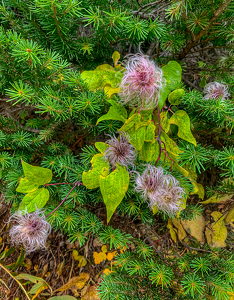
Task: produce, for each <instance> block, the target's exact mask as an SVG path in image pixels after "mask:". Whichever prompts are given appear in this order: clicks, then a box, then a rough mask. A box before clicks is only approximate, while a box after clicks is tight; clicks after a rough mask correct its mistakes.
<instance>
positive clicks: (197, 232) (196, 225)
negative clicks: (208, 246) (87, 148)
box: [181, 215, 205, 244]
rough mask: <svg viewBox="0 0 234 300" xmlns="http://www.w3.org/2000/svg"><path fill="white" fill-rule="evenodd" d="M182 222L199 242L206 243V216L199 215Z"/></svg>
mask: <svg viewBox="0 0 234 300" xmlns="http://www.w3.org/2000/svg"><path fill="white" fill-rule="evenodd" d="M181 224H182V225H183V227H184V229H185V230H186V231H187V232H188V233H189V234H190V235H191V236H193V237H195V238H196V239H197V240H198V242H200V243H202V244H205V236H204V230H205V219H204V217H203V216H202V215H201V216H197V217H196V218H195V219H194V220H190V221H189V220H181Z"/></svg>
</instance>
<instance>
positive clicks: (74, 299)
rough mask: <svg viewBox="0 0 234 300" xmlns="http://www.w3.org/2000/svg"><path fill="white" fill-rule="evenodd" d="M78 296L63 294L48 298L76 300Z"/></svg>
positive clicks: (52, 299) (50, 299) (53, 299)
mask: <svg viewBox="0 0 234 300" xmlns="http://www.w3.org/2000/svg"><path fill="white" fill-rule="evenodd" d="M76 299H77V298H75V297H72V296H67V295H63V296H55V297H52V298H49V299H48V300H76Z"/></svg>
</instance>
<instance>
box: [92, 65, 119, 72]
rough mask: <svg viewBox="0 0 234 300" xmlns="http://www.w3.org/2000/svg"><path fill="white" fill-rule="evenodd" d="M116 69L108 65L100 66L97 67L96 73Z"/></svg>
mask: <svg viewBox="0 0 234 300" xmlns="http://www.w3.org/2000/svg"><path fill="white" fill-rule="evenodd" d="M114 70H115V69H114V68H113V67H112V66H111V65H108V64H103V65H100V66H97V68H96V69H95V70H94V71H114Z"/></svg>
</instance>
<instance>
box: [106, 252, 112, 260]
mask: <svg viewBox="0 0 234 300" xmlns="http://www.w3.org/2000/svg"><path fill="white" fill-rule="evenodd" d="M106 258H107V259H108V260H112V259H113V258H114V255H113V253H111V252H110V253H108V254H107V256H106Z"/></svg>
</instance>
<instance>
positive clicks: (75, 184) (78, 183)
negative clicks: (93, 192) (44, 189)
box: [45, 181, 83, 218]
mask: <svg viewBox="0 0 234 300" xmlns="http://www.w3.org/2000/svg"><path fill="white" fill-rule="evenodd" d="M58 184H72V183H51V184H45V186H47V185H58ZM78 185H83V183H82V182H80V181H76V182H75V183H74V186H73V187H72V188H71V190H70V191H69V193H68V194H67V195H66V197H65V198H64V199H63V201H62V202H61V203H60V204H59V205H58V206H57V207H56V208H55V209H54V210H52V211H51V212H50V213H49V214H48V215H46V218H48V217H49V216H50V215H51V214H53V213H54V212H55V211H56V210H57V209H58V208H59V207H60V206H61V205H63V203H64V202H65V201H66V199H67V197H68V196H69V195H70V194H71V192H72V191H73V190H74V188H75V187H77V186H78Z"/></svg>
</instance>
